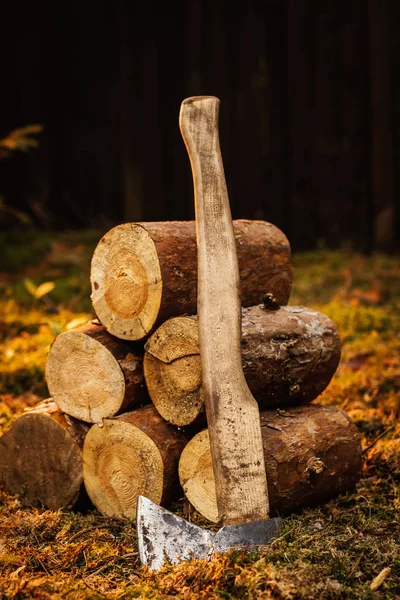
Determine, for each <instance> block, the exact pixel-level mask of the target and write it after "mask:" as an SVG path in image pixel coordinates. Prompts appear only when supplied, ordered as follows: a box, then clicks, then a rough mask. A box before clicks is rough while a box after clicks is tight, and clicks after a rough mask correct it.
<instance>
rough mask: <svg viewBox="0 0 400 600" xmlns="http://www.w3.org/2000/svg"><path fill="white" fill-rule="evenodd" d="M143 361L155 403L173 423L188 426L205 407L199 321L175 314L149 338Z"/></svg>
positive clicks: (147, 382) (162, 413) (151, 395)
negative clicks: (175, 315)
mask: <svg viewBox="0 0 400 600" xmlns="http://www.w3.org/2000/svg"><path fill="white" fill-rule="evenodd" d="M145 350H146V352H145V355H144V361H143V368H144V375H145V379H146V384H147V389H148V391H149V395H150V397H151V399H152V401H153V404H154V406H155V407H156V409H157V411H158V412H159V413H160V415H161V416H162V417H163V418H164V419H165V420H166V421H168V422H169V423H172V424H173V425H177V426H179V427H184V426H186V425H190V424H191V423H193V422H194V421H195V420H196V419H197V417H198V416H199V414H200V413H202V412H203V408H204V397H203V390H202V387H201V364H200V354H199V344H198V326H197V321H196V320H195V319H192V318H188V317H175V318H171V319H169V320H168V321H165V322H164V323H163V324H162V325H160V327H158V329H157V330H156V331H155V332H154V333H153V335H152V336H151V337H150V338H149V340H148V341H147V343H146V346H145Z"/></svg>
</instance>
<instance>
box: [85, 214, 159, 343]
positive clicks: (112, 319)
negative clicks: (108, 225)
mask: <svg viewBox="0 0 400 600" xmlns="http://www.w3.org/2000/svg"><path fill="white" fill-rule="evenodd" d="M90 281H91V287H92V294H91V299H92V305H93V309H94V311H95V313H96V315H97V317H98V319H99V321H100V322H101V323H102V324H103V325H104V327H105V328H106V329H107V331H109V332H110V333H111V334H113V335H115V336H116V337H118V338H121V339H125V340H139V339H142V338H143V337H145V336H146V335H147V334H148V332H149V331H150V330H151V329H152V327H153V325H154V323H155V321H156V318H157V316H158V313H159V310H160V304H161V296H162V278H161V269H160V263H159V259H158V254H157V250H156V247H155V244H154V242H153V240H152V238H151V237H150V235H149V234H148V232H147V231H146V229H145V228H144V227H142V226H141V225H140V224H139V223H124V224H122V225H117V226H116V227H114V228H113V229H111V230H110V231H109V232H108V233H106V234H105V235H104V236H103V237H102V239H101V240H100V242H99V243H98V245H97V247H96V249H95V251H94V253H93V257H92V261H91V272H90Z"/></svg>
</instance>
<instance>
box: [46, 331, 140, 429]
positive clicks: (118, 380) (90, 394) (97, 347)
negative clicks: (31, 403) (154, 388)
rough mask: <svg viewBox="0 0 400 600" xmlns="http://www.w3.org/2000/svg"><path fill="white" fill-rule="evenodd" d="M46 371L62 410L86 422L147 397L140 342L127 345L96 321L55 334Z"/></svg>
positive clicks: (99, 419)
mask: <svg viewBox="0 0 400 600" xmlns="http://www.w3.org/2000/svg"><path fill="white" fill-rule="evenodd" d="M45 372H46V381H47V385H48V388H49V392H50V394H51V395H52V397H53V398H54V401H55V402H56V403H57V404H58V406H59V407H60V408H61V410H63V411H64V412H66V413H67V414H69V415H71V416H73V417H75V418H76V419H81V420H82V421H85V422H87V423H101V421H102V419H104V418H107V417H112V416H113V415H115V414H117V413H121V412H124V411H126V410H127V409H128V408H131V407H133V406H134V405H138V404H141V403H143V402H146V401H148V394H147V391H146V387H145V383H144V376H143V347H142V346H139V344H135V345H134V347H133V345H131V346H130V347H129V346H128V345H127V344H126V343H124V342H122V341H121V340H119V339H117V338H115V337H113V336H112V335H110V334H109V333H108V332H107V331H106V330H105V329H104V327H103V326H102V325H100V324H98V323H97V322H96V321H93V322H92V323H89V324H87V325H84V326H82V327H79V328H76V329H73V330H71V331H65V332H64V333H61V334H60V335H59V336H57V338H56V339H55V341H54V342H53V344H52V346H51V348H50V352H49V355H48V358H47V362H46V371H45Z"/></svg>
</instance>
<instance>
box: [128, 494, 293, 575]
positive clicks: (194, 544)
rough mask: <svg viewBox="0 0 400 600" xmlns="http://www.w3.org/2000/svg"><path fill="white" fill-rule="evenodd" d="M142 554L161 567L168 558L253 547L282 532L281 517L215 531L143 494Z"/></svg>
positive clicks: (147, 562) (140, 512)
mask: <svg viewBox="0 0 400 600" xmlns="http://www.w3.org/2000/svg"><path fill="white" fill-rule="evenodd" d="M136 523H137V536H138V545H139V557H140V561H141V563H142V564H143V565H147V566H148V568H149V569H151V570H158V569H161V567H162V566H163V565H164V564H165V563H166V562H167V561H168V562H170V563H172V564H177V563H179V562H181V561H182V560H190V559H192V558H202V559H207V558H210V557H211V556H212V554H213V553H214V552H227V551H228V550H231V549H232V548H246V549H253V548H256V547H258V546H264V545H266V544H268V543H269V542H271V541H272V540H273V539H275V538H277V537H278V536H279V532H280V530H281V527H282V520H281V519H280V518H274V519H267V520H263V521H253V522H251V523H240V524H238V525H228V526H226V527H222V528H221V529H220V530H219V531H217V532H213V531H208V530H207V529H202V528H201V527H198V526H197V525H193V523H189V522H188V521H186V520H185V519H182V518H181V517H178V516H177V515H175V514H173V513H171V512H170V511H168V510H166V509H165V508H162V507H161V506H159V505H158V504H155V503H154V502H152V501H151V500H149V499H148V498H145V497H144V496H139V498H138V503H137V510H136Z"/></svg>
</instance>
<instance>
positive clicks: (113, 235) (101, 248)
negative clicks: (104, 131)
mask: <svg viewBox="0 0 400 600" xmlns="http://www.w3.org/2000/svg"><path fill="white" fill-rule="evenodd" d="M234 231H235V237H236V242H237V250H238V261H239V269H240V277H241V300H242V306H243V319H242V332H243V336H242V352H243V368H244V373H245V376H246V379H247V382H248V385H249V387H250V390H251V392H252V394H253V396H254V397H255V398H256V400H257V401H258V403H259V406H260V411H261V424H262V433H263V439H264V447H265V462H266V469H267V479H268V486H269V493H270V502H271V511H272V514H278V513H279V514H281V515H285V514H287V513H289V512H291V511H295V510H298V509H300V508H301V507H302V506H305V505H312V504H317V503H320V502H322V501H324V500H326V499H328V498H330V497H332V496H334V495H336V494H338V493H340V492H344V491H346V490H348V489H349V488H351V487H352V486H353V485H354V483H355V482H356V481H357V479H358V476H359V472H360V466H361V445H360V436H359V433H358V430H357V428H356V427H355V425H354V424H353V423H352V422H351V420H350V419H349V417H348V416H347V415H346V414H345V413H344V412H343V411H341V410H339V409H337V408H334V407H327V406H319V405H317V404H310V403H311V402H312V401H313V400H315V399H316V398H318V396H319V395H320V394H321V392H322V391H323V390H324V389H325V388H326V386H327V385H328V383H329V382H330V380H331V378H332V376H333V375H334V373H335V371H336V369H337V366H338V363H339V360H340V350H341V347H340V339H339V336H338V332H337V329H336V326H335V325H334V323H333V322H332V321H331V320H330V319H328V318H327V317H326V316H325V315H323V314H321V313H318V312H316V311H314V310H311V309H308V308H305V307H295V306H287V303H288V301H289V297H290V291H291V284H292V264H291V254H290V246H289V243H288V240H287V239H286V237H285V236H284V234H283V233H282V232H281V231H280V230H279V229H278V228H276V227H275V226H273V225H271V224H269V223H266V222H264V221H244V220H240V221H234ZM196 256H197V249H196V232H195V223H194V222H158V223H141V224H139V223H126V224H123V225H119V226H117V227H114V228H113V229H112V230H111V231H109V232H108V233H107V234H106V235H105V236H104V237H103V238H102V239H101V240H100V242H99V244H98V245H97V248H96V250H95V252H94V254H93V258H92V263H91V286H92V296H91V298H92V303H93V309H94V312H95V314H96V317H97V319H96V320H93V321H91V322H89V323H88V324H87V325H84V326H82V327H79V328H76V329H72V330H70V331H66V332H64V333H62V334H60V335H59V336H58V337H57V338H56V340H55V341H54V343H53V344H52V346H51V348H50V352H49V356H48V360H47V364H46V380H47V384H48V388H49V392H50V395H51V397H52V398H51V399H49V400H46V401H44V402H43V403H41V404H40V405H39V406H37V407H35V408H34V409H30V410H29V411H27V412H26V413H25V414H24V415H22V416H21V417H19V418H18V419H17V420H16V421H15V423H14V424H13V426H12V427H11V429H10V430H9V431H8V432H6V434H5V435H4V436H3V437H2V438H1V439H0V481H1V482H2V483H3V487H4V489H5V490H6V491H8V492H9V493H12V494H18V495H19V496H20V497H21V499H22V501H24V502H25V503H27V504H32V503H34V502H37V501H39V502H41V503H42V504H43V505H45V506H47V507H49V508H52V509H59V508H68V507H73V506H74V505H76V503H77V502H78V501H79V499H80V498H82V496H83V494H82V492H85V493H87V495H88V496H89V498H90V500H91V501H92V503H93V504H94V505H95V506H96V507H97V509H98V510H99V511H100V512H101V513H102V514H103V515H105V516H108V517H118V518H134V517H135V511H136V501H137V497H138V495H143V496H146V497H148V498H150V499H151V500H153V501H154V502H157V503H161V504H163V505H165V506H167V505H169V504H170V503H171V502H173V501H174V500H177V499H179V498H181V497H182V496H183V494H185V496H186V498H187V500H188V501H189V503H190V504H191V505H193V506H194V507H195V508H196V509H197V510H198V511H199V512H200V513H201V514H202V515H203V516H204V517H206V518H208V519H210V520H211V521H217V519H218V517H217V508H216V498H215V488H214V479H213V471H212V465H211V454H210V446H209V440H208V432H207V429H206V427H207V423H206V416H205V412H204V406H203V405H204V402H203V395H202V387H201V369H200V357H199V347H198V330H197V320H196V316H195V313H196V300H197V299H196V282H197V261H196ZM215 326H216V327H217V326H218V324H215Z"/></svg>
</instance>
